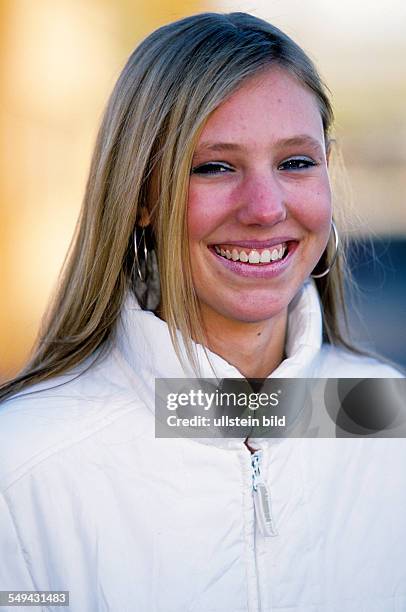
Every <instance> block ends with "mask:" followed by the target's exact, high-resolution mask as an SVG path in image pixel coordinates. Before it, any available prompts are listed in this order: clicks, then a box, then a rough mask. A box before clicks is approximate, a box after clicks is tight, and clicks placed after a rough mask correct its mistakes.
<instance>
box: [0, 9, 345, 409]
mask: <svg viewBox="0 0 406 612" xmlns="http://www.w3.org/2000/svg"><path fill="white" fill-rule="evenodd" d="M270 66H279V67H281V68H283V69H284V70H286V71H288V72H289V73H290V74H291V75H294V76H295V77H296V78H297V79H298V80H299V81H300V82H301V83H302V85H304V86H305V87H307V88H308V89H309V90H310V91H312V92H313V94H314V96H315V98H316V100H317V102H318V105H319V109H320V113H321V117H322V121H323V128H324V133H325V138H326V143H327V142H328V140H329V134H330V129H331V125H332V122H333V112H332V108H331V104H330V101H329V97H328V94H327V90H326V88H325V86H324V85H323V83H322V81H321V79H320V76H319V75H318V73H317V70H316V68H315V67H314V65H313V63H312V61H311V60H310V59H309V58H308V57H307V55H306V54H305V52H304V51H303V50H302V49H301V48H300V47H299V46H298V45H297V44H296V43H295V42H294V41H292V40H291V39H290V38H289V37H288V36H287V35H285V34H284V33H283V32H281V31H280V30H279V29H278V28H276V27H274V26H273V25H271V24H269V23H267V22H265V21H263V20H261V19H258V18H256V17H253V16H252V15H248V14H245V13H231V14H225V15H223V14H217V13H203V14H199V15H194V16H191V17H187V18H185V19H182V20H180V21H177V22H175V23H171V24H169V25H167V26H164V27H162V28H160V29H158V30H156V31H155V32H153V33H152V34H151V35H150V36H148V37H147V38H146V39H145V40H144V41H143V42H142V43H141V44H140V45H139V46H138V47H137V48H136V49H135V50H134V52H133V53H132V55H131V56H130V58H129V59H128V62H127V64H126V66H125V67H124V69H123V71H122V73H121V75H120V77H119V79H118V82H117V84H116V86H115V88H114V90H113V93H112V95H111V98H110V100H109V102H108V105H107V108H106V111H105V114H104V118H103V121H102V124H101V127H100V131H99V134H98V137H97V141H96V145H95V150H94V154H93V158H92V163H91V169H90V174H89V178H88V181H87V186H86V192H85V197H84V202H83V206H82V210H81V213H80V218H79V221H78V225H77V230H76V232H75V236H74V239H73V241H72V246H71V249H70V252H69V254H68V256H67V260H66V264H65V266H64V269H63V272H62V275H61V279H60V284H59V288H58V291H57V293H56V295H55V297H54V299H53V301H52V304H51V306H50V308H49V311H48V314H47V316H46V317H45V319H44V323H43V329H42V331H41V333H40V336H39V339H38V342H37V346H36V348H35V351H34V353H33V356H32V358H31V360H30V362H29V363H28V365H27V366H26V367H25V369H24V370H23V371H22V372H21V373H20V374H19V375H18V376H17V377H16V378H15V379H14V380H13V381H11V382H8V383H6V384H4V385H3V387H2V389H1V391H0V397H3V398H4V397H6V396H9V395H11V394H12V393H15V392H17V391H19V390H21V389H23V388H24V387H26V386H27V385H31V384H33V383H36V382H40V381H43V380H46V379H49V378H51V377H53V376H56V375H57V374H61V373H63V372H65V371H67V370H69V369H71V368H72V367H74V366H76V365H77V364H80V363H82V362H83V361H84V360H85V359H86V358H87V357H89V356H91V355H93V354H95V355H96V354H97V355H98V354H101V353H103V351H104V349H108V346H109V343H108V342H107V340H108V339H109V338H111V336H112V334H113V330H114V327H115V324H116V321H117V318H118V316H119V313H120V310H121V307H122V303H123V299H124V296H125V294H126V292H127V291H128V290H129V289H131V288H134V232H135V228H136V226H137V224H139V221H140V216H141V214H142V211H145V209H147V210H148V211H149V213H150V215H151V217H152V218H153V235H154V240H155V244H156V249H157V257H158V265H159V275H160V285H161V295H162V302H161V304H162V309H161V311H160V312H161V313H162V316H163V318H164V319H165V320H166V321H167V324H168V326H169V330H170V333H171V337H172V341H173V343H174V347H175V350H176V351H177V353H178V355H179V354H180V352H179V351H180V349H179V342H178V340H177V337H176V330H179V331H180V333H181V336H182V338H183V341H184V344H185V347H186V355H187V358H188V359H190V360H191V362H192V364H193V365H194V367H195V368H196V360H195V359H196V358H195V354H194V350H193V342H192V339H193V340H196V341H197V342H201V343H203V344H204V330H203V325H202V320H201V316H200V310H199V304H198V300H197V298H196V295H195V291H194V287H193V283H192V274H191V269H190V260H189V250H188V239H187V225H186V205H187V192H188V183H189V175H190V168H191V160H192V155H193V152H194V149H195V146H196V142H197V139H198V137H199V134H200V132H201V130H202V128H203V126H204V123H205V121H206V120H207V119H208V117H209V116H210V114H211V113H212V112H213V110H214V109H215V108H216V107H217V106H218V105H219V104H221V103H222V102H223V101H224V100H225V99H226V98H227V97H228V96H230V95H231V94H232V93H233V92H234V91H235V90H236V89H237V88H238V87H239V86H240V85H241V84H242V83H243V82H244V81H245V80H246V79H247V78H250V77H253V76H254V75H256V74H258V73H259V72H260V71H262V70H264V69H266V68H268V67H270ZM152 194H153V198H152ZM152 199H153V201H151V200H152ZM330 256H331V255H330V254H329V249H328V250H327V251H326V253H325V254H324V255H323V256H322V259H321V263H320V266H321V267H323V266H327V265H328V262H329V257H330ZM340 259H341V254H340V256H339V258H338V261H337V262H336V265H335V267H334V269H333V270H332V271H331V272H330V274H329V275H328V276H327V277H325V278H322V279H319V280H317V287H318V290H319V292H320V296H321V300H322V304H323V312H324V322H325V329H326V332H327V334H328V337H329V339H330V341H331V342H334V343H336V344H344V345H346V346H348V344H347V342H346V341H345V339H344V337H343V335H342V333H341V331H340V324H339V319H340V313H342V312H344V311H345V309H344V299H343V280H342V263H341V260H340ZM181 269H182V270H183V274H180V270H181ZM99 349H100V350H99Z"/></svg>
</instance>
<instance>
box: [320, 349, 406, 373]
mask: <svg viewBox="0 0 406 612" xmlns="http://www.w3.org/2000/svg"><path fill="white" fill-rule="evenodd" d="M318 377H320V378H404V375H403V374H402V372H401V370H400V369H399V370H398V369H397V368H395V367H394V366H392V365H390V364H388V363H385V362H384V361H380V360H379V359H376V358H374V357H369V356H366V355H359V354H357V353H354V352H352V351H349V350H346V349H344V348H341V347H338V346H334V345H331V344H323V346H322V347H321V351H320V354H319V360H318Z"/></svg>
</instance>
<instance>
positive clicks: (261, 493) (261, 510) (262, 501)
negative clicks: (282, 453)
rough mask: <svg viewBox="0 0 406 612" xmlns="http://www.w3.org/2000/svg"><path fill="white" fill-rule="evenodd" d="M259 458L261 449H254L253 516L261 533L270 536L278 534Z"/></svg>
mask: <svg viewBox="0 0 406 612" xmlns="http://www.w3.org/2000/svg"><path fill="white" fill-rule="evenodd" d="M261 459H262V451H261V450H257V451H255V453H253V454H252V456H251V466H252V495H253V498H254V508H255V517H256V520H257V524H258V527H259V530H260V532H261V533H262V535H264V536H265V537H272V536H276V535H278V532H277V531H276V528H275V524H274V520H273V516H272V506H271V496H270V495H269V491H268V489H267V487H266V484H265V482H264V480H263V478H262V475H261Z"/></svg>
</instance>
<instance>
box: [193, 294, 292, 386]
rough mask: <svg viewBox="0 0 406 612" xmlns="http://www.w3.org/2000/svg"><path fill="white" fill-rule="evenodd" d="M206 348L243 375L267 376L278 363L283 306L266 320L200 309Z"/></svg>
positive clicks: (282, 336) (281, 351)
mask: <svg viewBox="0 0 406 612" xmlns="http://www.w3.org/2000/svg"><path fill="white" fill-rule="evenodd" d="M202 315H203V321H204V324H205V328H206V334H207V347H208V348H209V349H210V350H211V351H212V352H214V353H217V355H220V357H223V359H225V360H226V361H228V363H231V364H232V365H233V366H235V367H236V368H237V369H238V370H239V371H240V372H241V374H242V375H243V376H245V378H267V377H268V376H269V375H270V374H271V373H272V372H273V371H274V370H275V369H276V368H277V367H278V365H279V364H280V363H281V362H282V360H283V354H284V346H285V337H286V329H287V309H286V310H284V311H282V312H281V313H279V314H278V315H276V316H274V317H272V319H268V320H267V321H257V322H254V323H251V322H249V323H246V322H242V321H233V320H230V319H227V318H225V317H222V316H221V315H219V314H218V313H216V314H215V316H213V313H210V315H209V313H208V312H207V311H206V309H205V308H204V306H203V308H202Z"/></svg>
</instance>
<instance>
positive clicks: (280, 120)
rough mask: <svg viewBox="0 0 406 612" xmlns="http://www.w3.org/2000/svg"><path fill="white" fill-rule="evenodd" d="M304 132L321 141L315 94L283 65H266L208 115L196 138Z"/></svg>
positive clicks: (256, 139) (255, 138) (249, 139)
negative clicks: (284, 68) (279, 66)
mask: <svg viewBox="0 0 406 612" xmlns="http://www.w3.org/2000/svg"><path fill="white" fill-rule="evenodd" d="M298 134H301V135H302V134H308V135H309V136H311V137H313V138H316V139H317V140H319V141H320V143H323V142H324V134H323V123H322V118H321V113H320V109H319V106H318V103H317V99H316V96H315V95H314V94H313V93H312V92H311V91H310V90H309V89H307V88H306V87H305V86H303V85H302V84H301V83H300V82H299V81H298V80H297V79H296V78H295V77H294V76H292V75H290V74H289V73H288V72H286V71H285V70H283V69H280V68H275V67H273V68H270V69H267V70H266V71H264V72H262V73H260V74H258V75H255V76H254V77H251V78H250V79H249V80H248V81H247V82H246V83H244V84H243V85H242V86H241V87H240V88H239V89H238V90H237V91H235V92H234V93H233V94H232V95H231V96H230V97H229V98H228V99H227V100H226V101H225V102H223V103H222V104H220V106H218V107H217V109H216V110H215V111H213V113H212V114H211V115H210V117H209V118H208V120H207V122H206V124H205V126H204V128H203V130H202V132H201V135H200V138H199V141H198V147H200V146H202V145H203V146H204V144H205V142H208V141H215V140H225V141H227V142H234V141H235V142H239V141H244V142H245V143H247V144H249V143H252V144H257V145H260V144H261V142H263V141H264V142H265V141H266V143H267V144H269V142H270V141H271V142H272V140H279V139H288V138H294V137H295V136H297V135H298Z"/></svg>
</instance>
